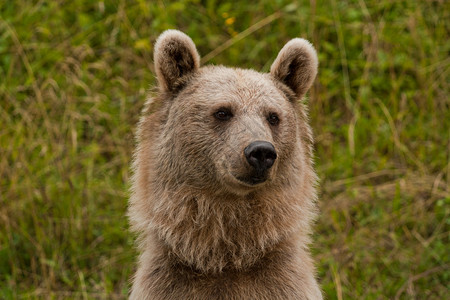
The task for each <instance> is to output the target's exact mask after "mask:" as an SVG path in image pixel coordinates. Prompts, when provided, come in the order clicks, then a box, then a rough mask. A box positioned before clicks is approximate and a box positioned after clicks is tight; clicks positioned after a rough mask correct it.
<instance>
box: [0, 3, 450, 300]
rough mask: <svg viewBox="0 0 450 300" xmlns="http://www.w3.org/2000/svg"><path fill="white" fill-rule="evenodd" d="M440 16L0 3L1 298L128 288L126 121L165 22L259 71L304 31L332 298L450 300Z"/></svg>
mask: <svg viewBox="0 0 450 300" xmlns="http://www.w3.org/2000/svg"><path fill="white" fill-rule="evenodd" d="M449 20H450V5H449V3H448V2H447V1H408V0H403V1H401V0H398V1H388V0H378V1H375V0H358V1H350V0H346V1H338V0H324V1H306V0H300V1H298V3H294V4H292V3H291V1H287V0H277V1H271V0H261V1H258V2H256V1H255V2H254V4H250V3H247V2H244V1H242V3H235V2H234V1H215V0H208V1H199V0H190V1H188V0H183V1H177V2H171V1H143V0H140V1H83V0H74V1H25V0H17V1H0V298H2V299H23V298H25V299H29V298H31V299H41V298H45V299H47V298H51V299H61V298H64V299H66V298H69V299H71V298H77V299H78V298H85V299H92V298H100V299H122V298H126V295H127V291H128V288H129V278H130V276H131V274H132V273H133V270H134V261H135V258H136V252H135V250H134V249H133V238H134V237H133V236H132V235H131V234H130V233H129V232H128V225H127V219H126V217H125V212H126V206H127V197H128V192H127V188H128V184H129V177H130V170H129V163H130V159H131V156H132V154H131V153H132V150H133V147H134V140H133V130H134V128H135V126H136V122H137V120H138V116H139V111H140V109H141V108H142V105H143V103H144V100H145V95H146V90H147V89H148V88H149V87H150V86H153V85H154V84H155V77H154V76H155V75H154V70H153V65H152V51H153V50H152V45H153V43H154V41H155V39H156V37H157V36H158V35H159V34H160V33H161V32H162V31H163V30H165V29H168V28H178V29H180V30H183V31H184V32H186V33H187V34H189V35H190V36H191V37H192V38H193V40H194V41H195V43H196V44H197V46H198V49H199V52H200V53H201V54H202V56H203V62H204V63H215V64H226V65H232V66H240V67H245V68H247V67H248V68H254V69H256V70H259V71H268V69H269V68H270V64H271V63H272V61H273V60H274V58H275V57H276V55H277V53H278V51H279V50H280V48H281V47H282V46H283V45H284V43H285V42H287V41H288V40H289V39H290V38H293V37H297V36H300V37H305V38H307V39H309V40H311V41H312V42H313V44H314V45H315V47H316V49H317V51H318V53H319V60H320V71H319V76H318V80H317V81H316V83H315V84H314V86H313V88H312V90H311V92H310V96H309V103H310V111H311V122H312V126H313V128H314V131H315V135H316V166H317V170H318V173H319V176H320V178H321V185H320V206H321V214H320V217H319V219H318V222H317V226H316V231H315V234H314V256H315V257H316V260H317V265H318V268H319V277H320V280H321V284H322V287H323V290H324V292H325V294H326V296H327V299H444V298H445V297H448V294H449V293H450V291H449V288H448V286H449V282H450V252H449V248H450V241H449V240H450V230H449V229H450V188H449V187H450V100H449V94H450V90H449V82H450V78H449V77H450V76H449V72H450V59H449V53H450V43H449V40H450V38H449V31H450V21H449ZM446 295H447V296H446Z"/></svg>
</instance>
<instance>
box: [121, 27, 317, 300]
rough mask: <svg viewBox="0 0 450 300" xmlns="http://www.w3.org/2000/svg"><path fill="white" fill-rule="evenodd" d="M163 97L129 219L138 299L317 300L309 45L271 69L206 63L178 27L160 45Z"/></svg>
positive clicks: (150, 104) (150, 112) (147, 112)
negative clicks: (133, 234) (135, 240)
mask: <svg viewBox="0 0 450 300" xmlns="http://www.w3.org/2000/svg"><path fill="white" fill-rule="evenodd" d="M154 61H155V69H156V75H157V79H158V85H159V93H158V95H157V96H156V97H155V98H149V99H148V101H147V104H146V108H145V109H144V111H143V115H142V117H141V120H140V123H139V128H138V133H137V140H138V145H137V150H136V152H135V158H134V164H133V168H134V175H133V179H132V195H131V199H130V206H129V212H128V215H129V219H130V223H131V225H132V230H134V231H135V232H137V233H138V248H139V251H140V252H141V255H140V257H139V262H138V269H137V272H136V274H135V276H134V279H133V286H132V288H131V295H130V298H131V299H161V300H170V299H173V300H179V299H199V300H206V299H267V300H269V299H270V300H274V299H322V295H321V291H320V288H319V286H318V284H317V282H316V279H315V269H314V266H313V263H312V259H311V256H310V254H309V251H308V244H309V234H310V223H311V222H312V220H313V218H314V216H315V213H316V204H315V202H316V192H315V184H316V175H315V172H314V170H313V164H312V159H311V156H312V143H313V139H312V134H311V129H310V127H309V125H308V117H307V108H306V107H305V105H304V103H303V102H302V101H301V99H302V98H303V96H304V95H305V93H306V92H307V90H308V89H309V88H310V86H311V84H312V83H313V81H314V78H315V77H316V74H317V67H318V60H317V54H316V51H315V50H314V48H313V46H312V45H311V44H310V43H309V42H308V41H306V40H304V39H300V38H295V39H293V40H291V41H289V42H288V43H287V44H286V45H285V46H284V47H283V48H282V49H281V51H280V53H279V54H278V56H277V58H276V59H275V61H274V63H273V65H272V67H271V69H270V73H267V74H262V73H258V72H256V71H253V70H244V69H238V68H227V67H223V66H206V67H200V57H199V55H198V53H197V50H196V47H195V45H194V43H193V41H192V40H191V39H190V38H189V37H188V36H187V35H185V34H184V33H182V32H180V31H177V30H168V31H166V32H164V33H163V34H162V35H161V36H160V37H159V38H158V40H157V41H156V45H155V52H154Z"/></svg>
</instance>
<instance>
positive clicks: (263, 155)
mask: <svg viewBox="0 0 450 300" xmlns="http://www.w3.org/2000/svg"><path fill="white" fill-rule="evenodd" d="M244 155H245V158H246V159H247V161H248V163H249V164H250V165H251V166H252V167H253V168H254V169H255V171H256V173H258V174H262V173H264V172H265V171H266V170H268V169H270V168H271V167H272V166H273V164H274V162H275V159H277V152H276V151H275V147H274V146H273V145H272V144H271V143H269V142H265V141H255V142H252V143H250V144H249V145H248V146H247V147H245V149H244Z"/></svg>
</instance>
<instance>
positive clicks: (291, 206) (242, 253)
mask: <svg viewBox="0 0 450 300" xmlns="http://www.w3.org/2000/svg"><path fill="white" fill-rule="evenodd" d="M289 186H296V185H289V184H288V185H287V186H284V187H278V188H276V187H272V190H268V189H270V188H265V189H261V190H260V191H258V192H254V193H251V194H248V195H247V196H231V195H227V196H218V195H217V193H216V192H211V193H208V192H207V191H199V190H192V188H186V189H183V188H182V187H181V188H179V189H178V190H176V191H173V190H172V191H170V192H167V191H166V193H165V194H166V195H159V196H158V197H155V199H154V200H155V201H154V204H155V205H154V207H153V213H152V214H151V217H150V224H149V227H147V228H150V229H151V231H152V233H151V234H150V235H151V236H153V237H154V238H156V239H157V241H155V242H159V243H162V244H164V245H165V246H166V248H167V249H168V250H169V252H170V253H172V254H173V257H176V258H177V259H179V260H180V262H181V263H183V264H185V265H188V266H191V267H193V268H195V269H197V270H199V271H201V272H207V273H218V272H222V271H224V270H227V269H237V270H242V269H246V268H248V267H251V266H252V265H254V264H255V263H257V262H258V261H259V260H260V259H261V258H263V257H264V256H265V254H266V253H268V252H269V251H271V250H272V249H274V247H276V246H277V245H278V244H279V243H281V242H283V241H284V240H285V239H286V238H287V237H288V236H289V235H292V234H295V237H296V239H302V242H303V244H307V243H308V233H309V227H310V225H309V224H310V221H311V219H312V218H313V217H314V212H315V206H314V203H315V201H314V200H315V192H314V188H313V187H312V186H313V185H312V184H310V183H308V184H304V185H300V187H301V186H304V187H305V188H304V189H300V191H301V193H299V189H297V190H295V191H293V190H290V189H289ZM297 186H299V185H297ZM308 187H309V188H308ZM268 195H269V196H268ZM158 199H165V200H164V201H158ZM150 235H149V236H150Z"/></svg>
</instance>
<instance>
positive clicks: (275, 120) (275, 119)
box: [267, 113, 280, 126]
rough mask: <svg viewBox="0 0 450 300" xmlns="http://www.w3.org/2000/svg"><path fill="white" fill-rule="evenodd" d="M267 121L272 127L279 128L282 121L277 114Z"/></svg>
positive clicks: (273, 114)
mask: <svg viewBox="0 0 450 300" xmlns="http://www.w3.org/2000/svg"><path fill="white" fill-rule="evenodd" d="M267 121H269V123H270V125H272V126H277V125H278V123H280V119H279V118H278V115H277V114H276V113H271V114H270V115H269V116H268V117H267Z"/></svg>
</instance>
